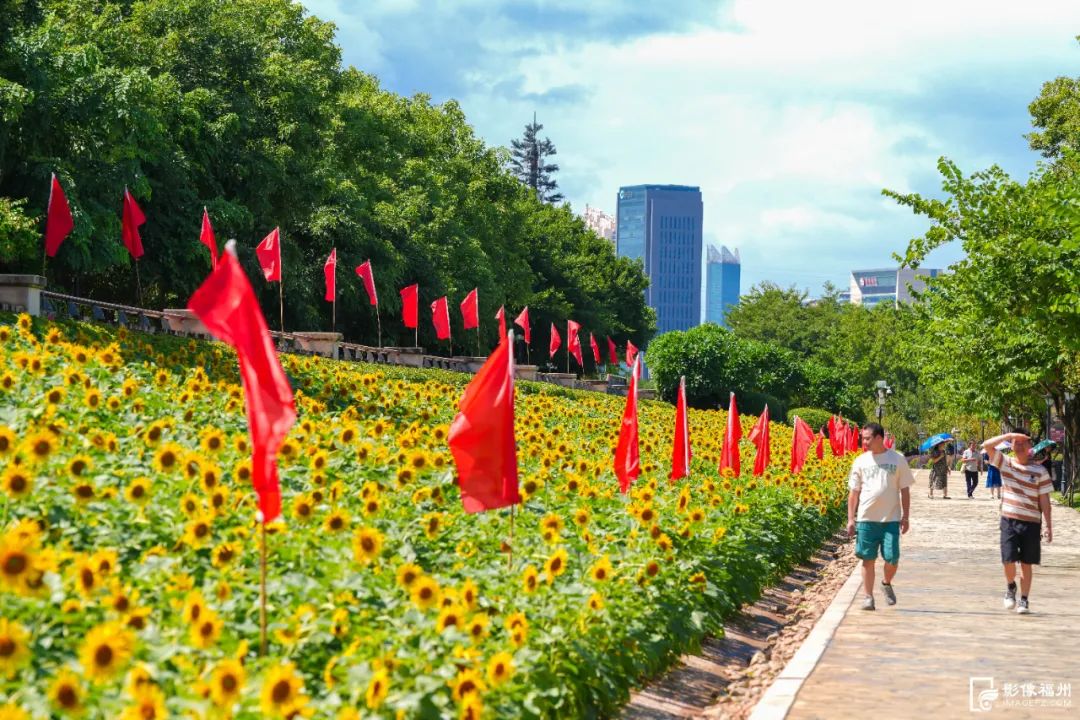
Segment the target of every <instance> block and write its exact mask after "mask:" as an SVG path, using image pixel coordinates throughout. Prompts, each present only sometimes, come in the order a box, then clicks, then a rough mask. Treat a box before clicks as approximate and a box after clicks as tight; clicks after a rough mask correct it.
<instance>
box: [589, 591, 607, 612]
mask: <svg viewBox="0 0 1080 720" xmlns="http://www.w3.org/2000/svg"><path fill="white" fill-rule="evenodd" d="M588 605H589V609H590V610H592V611H593V612H600V611H601V610H603V609H604V596H603V595H601V594H600V593H593V594H592V595H590V596H589V602H588Z"/></svg>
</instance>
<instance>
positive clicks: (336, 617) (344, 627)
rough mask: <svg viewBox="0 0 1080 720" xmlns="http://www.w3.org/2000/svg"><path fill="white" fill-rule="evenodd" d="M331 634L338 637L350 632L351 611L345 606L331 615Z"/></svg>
mask: <svg viewBox="0 0 1080 720" xmlns="http://www.w3.org/2000/svg"><path fill="white" fill-rule="evenodd" d="M330 634H331V635H333V636H334V637H336V638H343V637H345V636H346V635H348V634H349V611H348V610H346V609H345V608H338V609H337V610H335V611H334V614H333V615H331V616H330Z"/></svg>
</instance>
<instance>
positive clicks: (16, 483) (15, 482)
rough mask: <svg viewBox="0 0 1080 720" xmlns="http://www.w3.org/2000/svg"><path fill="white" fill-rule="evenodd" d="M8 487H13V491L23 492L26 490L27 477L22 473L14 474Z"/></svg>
mask: <svg viewBox="0 0 1080 720" xmlns="http://www.w3.org/2000/svg"><path fill="white" fill-rule="evenodd" d="M8 487H9V488H11V492H15V493H21V492H22V491H24V490H26V478H24V477H23V476H22V475H14V476H12V478H11V480H9V481H8Z"/></svg>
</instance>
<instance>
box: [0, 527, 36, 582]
mask: <svg viewBox="0 0 1080 720" xmlns="http://www.w3.org/2000/svg"><path fill="white" fill-rule="evenodd" d="M36 545H37V542H36V540H35V539H34V538H28V537H25V536H21V535H18V534H16V533H14V532H6V533H4V534H3V535H2V536H0V587H3V588H6V589H8V590H14V591H15V592H17V593H21V592H23V591H24V590H25V584H26V581H27V579H28V578H29V577H30V575H31V573H32V572H33V570H34V566H35V560H36V556H35V552H34V550H35V549H36Z"/></svg>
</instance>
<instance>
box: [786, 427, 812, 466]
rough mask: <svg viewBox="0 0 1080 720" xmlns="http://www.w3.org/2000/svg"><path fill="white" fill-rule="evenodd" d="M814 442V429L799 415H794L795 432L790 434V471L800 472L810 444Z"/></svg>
mask: <svg viewBox="0 0 1080 720" xmlns="http://www.w3.org/2000/svg"><path fill="white" fill-rule="evenodd" d="M813 444H814V431H813V429H812V428H811V427H810V426H809V425H807V424H806V421H805V420H803V419H802V418H801V417H798V416H796V417H795V432H794V433H792V435H791V466H790V469H791V472H793V473H800V472H802V469H803V464H804V463H805V462H806V456H807V455H808V454H809V452H810V446H811V445H813Z"/></svg>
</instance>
